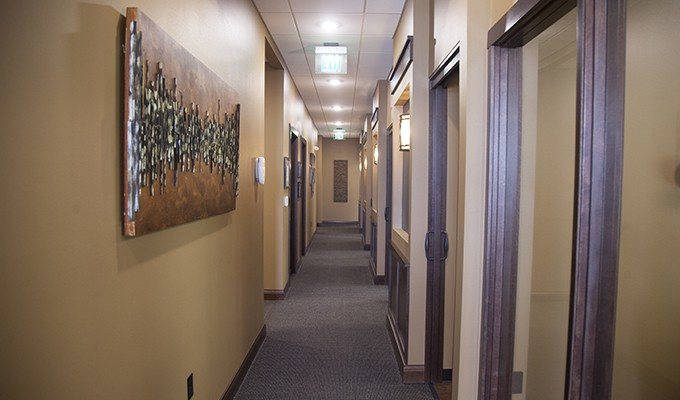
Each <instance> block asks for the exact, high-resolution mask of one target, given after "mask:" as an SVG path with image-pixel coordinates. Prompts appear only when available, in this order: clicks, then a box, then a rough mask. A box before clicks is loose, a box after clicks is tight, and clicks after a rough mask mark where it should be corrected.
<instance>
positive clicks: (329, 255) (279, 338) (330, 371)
mask: <svg viewBox="0 0 680 400" xmlns="http://www.w3.org/2000/svg"><path fill="white" fill-rule="evenodd" d="M361 247H362V246H361V238H360V236H359V233H358V228H357V227H356V226H329V227H319V228H318V230H317V232H316V237H315V238H314V241H313V243H312V246H311V248H310V251H309V253H307V255H306V256H305V257H304V260H303V263H302V267H301V269H300V272H298V274H297V275H295V276H293V277H292V278H291V279H292V281H291V287H290V291H289V293H288V297H287V298H286V300H282V301H276V302H267V304H266V306H265V309H266V313H265V314H266V315H265V323H266V324H267V337H266V339H265V340H264V343H263V344H262V347H261V348H260V351H259V353H258V354H257V356H256V358H255V360H254V362H253V364H252V366H251V367H250V370H249V371H248V374H247V375H246V377H245V380H244V382H243V384H242V385H241V388H240V390H239V392H238V394H237V395H236V399H239V400H245V399H257V400H265V399H295V400H298V399H300V400H303V399H329V400H330V399H342V400H345V399H385V400H388V399H389V400H398V399H409V400H418V399H432V398H433V397H432V394H431V392H430V389H429V386H427V385H425V384H412V385H405V384H402V383H401V378H400V376H399V368H398V366H397V363H396V361H395V358H394V354H393V351H392V345H391V343H390V339H389V337H388V333H387V327H386V326H385V315H386V312H387V288H386V286H375V285H373V281H372V279H371V274H370V271H369V269H368V257H369V252H367V251H364V250H362V249H361Z"/></svg>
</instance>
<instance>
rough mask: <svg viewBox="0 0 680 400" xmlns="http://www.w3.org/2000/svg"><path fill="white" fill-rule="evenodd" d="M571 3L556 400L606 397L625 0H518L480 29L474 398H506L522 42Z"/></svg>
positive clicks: (613, 287)
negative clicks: (480, 259) (560, 391)
mask: <svg viewBox="0 0 680 400" xmlns="http://www.w3.org/2000/svg"><path fill="white" fill-rule="evenodd" d="M575 6H577V7H578V29H577V31H578V40H577V45H578V60H577V61H578V62H577V64H578V65H577V68H578V74H577V87H578V91H577V126H576V129H577V145H576V147H577V152H576V154H577V160H576V190H575V210H574V221H575V223H574V227H575V228H574V236H573V257H572V285H571V306H570V323H569V335H568V336H569V349H568V362H567V364H568V365H567V373H566V378H567V379H566V384H565V399H570V400H576V399H578V400H591V399H592V400H606V399H609V398H611V381H612V362H613V349H614V328H615V327H614V317H615V311H616V287H617V270H618V245H619V230H620V208H621V186H622V160H623V111H624V85H625V79H624V75H625V73H624V72H625V13H626V1H625V0H578V1H576V0H519V1H518V2H517V3H516V4H515V5H514V6H513V7H512V8H511V9H510V11H508V13H507V14H506V15H505V16H504V17H503V18H502V19H501V20H500V21H499V22H498V23H497V24H496V25H495V26H494V27H493V28H492V29H491V30H490V31H489V46H490V47H489V109H488V110H489V116H488V118H489V120H488V135H489V136H488V160H487V204H486V224H485V250H484V282H483V304H482V331H481V335H482V337H481V348H480V380H479V398H480V399H485V400H486V399H493V400H495V399H503V400H506V399H510V397H511V395H512V394H511V386H512V366H513V352H514V348H513V346H514V337H515V299H516V284H517V244H518V232H519V226H518V225H519V189H520V187H519V184H520V180H519V172H520V143H521V119H520V117H521V95H522V93H521V88H522V86H521V85H522V83H521V82H522V81H521V77H522V46H523V45H524V44H526V43H528V42H529V41H530V40H532V39H533V38H535V37H536V36H537V35H538V34H540V33H541V32H542V31H543V30H545V29H546V28H547V27H549V26H550V25H552V24H553V23H554V22H556V21H557V20H559V19H560V18H561V17H563V16H564V15H565V14H566V13H568V12H569V11H570V10H571V9H573V8H574V7H575Z"/></svg>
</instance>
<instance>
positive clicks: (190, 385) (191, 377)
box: [187, 373, 194, 400]
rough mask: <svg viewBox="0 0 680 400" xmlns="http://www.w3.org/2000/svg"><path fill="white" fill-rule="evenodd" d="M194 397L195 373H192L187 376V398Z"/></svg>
mask: <svg viewBox="0 0 680 400" xmlns="http://www.w3.org/2000/svg"><path fill="white" fill-rule="evenodd" d="M192 397H194V374H193V373H191V374H190V375H189V377H188V378H187V399H188V400H191V398H192Z"/></svg>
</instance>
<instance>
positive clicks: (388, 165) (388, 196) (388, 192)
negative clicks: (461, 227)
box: [383, 125, 394, 290]
mask: <svg viewBox="0 0 680 400" xmlns="http://www.w3.org/2000/svg"><path fill="white" fill-rule="evenodd" d="M386 139H387V144H386V147H385V148H386V149H387V151H386V152H385V181H386V182H385V183H386V185H385V210H384V214H383V216H384V218H385V274H386V275H387V283H388V287H390V290H391V288H392V285H391V284H390V282H391V281H390V276H392V275H394V274H392V273H391V268H390V265H391V264H390V257H391V255H392V246H391V245H390V242H391V241H392V158H393V154H392V152H393V151H394V149H393V148H392V140H393V135H392V125H390V126H389V127H388V128H387V135H386Z"/></svg>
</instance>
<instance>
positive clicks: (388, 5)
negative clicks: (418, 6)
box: [366, 0, 404, 14]
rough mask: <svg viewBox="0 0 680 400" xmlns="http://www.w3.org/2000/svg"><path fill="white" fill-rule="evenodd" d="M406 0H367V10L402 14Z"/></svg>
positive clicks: (378, 12)
mask: <svg viewBox="0 0 680 400" xmlns="http://www.w3.org/2000/svg"><path fill="white" fill-rule="evenodd" d="M403 9H404V0H367V1H366V12H367V13H377V14H401V12H402V10H403Z"/></svg>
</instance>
